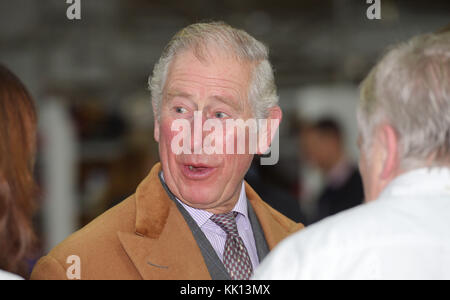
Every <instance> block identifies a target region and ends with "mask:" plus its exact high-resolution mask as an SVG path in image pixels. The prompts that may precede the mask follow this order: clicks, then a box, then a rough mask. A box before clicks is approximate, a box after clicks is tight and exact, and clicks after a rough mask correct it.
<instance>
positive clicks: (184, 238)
mask: <svg viewBox="0 0 450 300" xmlns="http://www.w3.org/2000/svg"><path fill="white" fill-rule="evenodd" d="M160 171H161V164H160V163H157V164H156V165H155V166H154V167H153V168H152V170H151V171H150V174H149V175H148V176H147V178H145V179H144V180H143V181H142V183H141V184H140V185H139V186H138V188H137V190H136V194H135V201H136V223H135V232H118V237H119V240H120V242H121V244H122V246H123V248H124V249H125V251H126V252H127V254H128V256H129V258H130V259H131V261H132V262H133V264H134V265H135V267H136V268H137V270H138V271H139V273H140V274H141V276H142V277H143V278H144V279H211V277H210V275H209V272H208V270H207V267H206V264H205V262H204V260H203V257H202V255H201V252H200V248H199V247H198V246H197V243H196V241H195V238H194V236H193V235H192V232H191V230H190V228H189V227H188V225H187V223H186V221H185V220H184V218H183V216H182V215H181V213H180V212H179V210H178V208H177V207H176V205H175V203H174V202H173V201H172V200H171V199H170V198H169V196H168V195H167V193H166V191H165V190H164V188H163V186H162V184H161V182H160V180H159V177H158V174H159V172H160ZM245 185H246V187H245V190H246V194H247V198H248V200H249V201H250V204H251V205H252V207H253V209H254V211H255V213H256V215H257V217H258V220H259V222H260V224H261V227H262V229H263V231H264V235H265V238H266V241H267V244H268V246H269V249H272V248H273V247H275V245H276V244H277V243H278V242H280V241H281V240H282V239H283V238H285V237H287V236H288V235H289V234H290V233H292V232H293V231H296V230H297V229H299V228H301V225H298V226H294V227H293V226H292V223H290V222H287V221H286V220H285V217H283V216H282V215H281V214H278V213H277V212H275V211H274V210H273V209H271V208H270V207H269V206H268V205H267V204H265V203H264V202H263V201H262V200H261V199H260V198H259V196H258V195H257V194H256V193H255V191H254V190H253V189H252V188H251V187H250V186H249V185H248V184H247V183H246V184H245Z"/></svg>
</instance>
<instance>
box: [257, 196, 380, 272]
mask: <svg viewBox="0 0 450 300" xmlns="http://www.w3.org/2000/svg"><path fill="white" fill-rule="evenodd" d="M376 206H377V205H375V207H374V206H373V205H371V204H364V205H360V206H358V207H355V208H352V209H349V210H346V211H343V212H341V213H339V214H336V215H333V216H331V217H328V218H326V219H324V220H322V221H320V222H318V223H315V224H312V225H309V226H307V227H306V228H305V229H303V230H301V231H299V232H297V233H294V234H292V235H291V236H289V237H287V238H286V239H285V240H283V241H282V242H281V243H280V244H279V245H278V246H277V247H276V248H275V249H274V251H273V252H272V253H270V254H269V256H268V257H267V258H266V260H265V261H264V262H263V264H262V265H261V268H259V270H257V272H256V273H255V274H256V277H255V278H256V279H314V278H317V279H319V278H322V276H323V274H328V275H330V276H331V274H330V272H331V270H338V269H339V267H338V265H339V264H340V259H337V258H340V257H343V256H348V255H349V253H350V252H351V253H357V252H358V251H359V249H360V248H361V247H362V246H364V244H365V242H366V241H367V239H368V238H369V239H370V237H367V231H366V230H367V228H368V227H374V228H375V227H376V220H375V218H374V217H372V213H373V212H374V210H375V211H376V210H377V207H376ZM360 246H361V247H360ZM287 270H289V271H287ZM325 270H328V271H325ZM324 276H325V277H326V275H324Z"/></svg>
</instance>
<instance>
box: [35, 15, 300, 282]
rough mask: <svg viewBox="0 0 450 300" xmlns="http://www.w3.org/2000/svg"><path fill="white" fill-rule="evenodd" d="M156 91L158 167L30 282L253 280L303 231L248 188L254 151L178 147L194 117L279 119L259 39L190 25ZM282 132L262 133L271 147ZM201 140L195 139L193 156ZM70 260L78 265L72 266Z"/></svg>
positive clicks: (159, 72)
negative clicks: (178, 125) (181, 126)
mask: <svg viewBox="0 0 450 300" xmlns="http://www.w3.org/2000/svg"><path fill="white" fill-rule="evenodd" d="M150 88H151V93H152V103H153V111H154V115H155V130H154V138H155V140H156V141H157V142H158V143H159V156H160V160H161V163H157V164H155V165H154V167H153V169H152V170H151V171H150V174H149V175H148V176H147V178H145V179H144V180H143V181H142V182H141V183H140V184H139V186H138V187H137V189H136V192H135V194H134V195H132V196H131V197H129V198H127V199H126V200H124V201H122V202H121V203H120V204H118V205H117V206H115V207H113V208H112V209H110V210H108V211H107V212H105V213H104V214H103V215H101V216H100V217H98V218H97V219H95V220H94V221H92V222H91V223H90V224H88V225H87V226H85V227H84V228H82V229H81V230H79V231H78V232H76V233H74V234H73V235H71V236H70V237H68V238H67V239H66V240H65V241H63V242H62V243H61V244H59V245H58V246H56V247H55V248H54V249H53V250H52V251H51V252H50V253H49V254H48V255H46V256H44V257H43V258H41V259H40V260H39V262H38V263H37V264H36V266H35V268H34V270H33V273H32V279H67V278H68V277H67V274H68V273H67V272H68V271H69V275H73V274H71V273H70V272H71V270H75V269H74V268H78V270H79V276H77V277H75V278H77V279H248V278H249V277H250V276H251V274H252V273H253V269H254V268H256V266H258V265H259V262H260V261H262V259H263V258H264V257H265V256H266V255H267V253H268V252H269V251H270V250H271V249H272V248H274V247H275V245H276V244H278V243H279V242H280V241H281V240H282V239H284V238H285V237H287V236H288V235H289V234H291V233H293V232H295V231H297V230H299V229H301V228H302V227H303V226H302V225H301V224H297V223H295V222H293V221H291V220H290V219H288V218H287V217H285V216H283V215H282V214H280V213H279V212H277V211H276V210H274V209H273V208H271V207H270V206H269V205H267V204H266V203H265V202H263V201H262V200H261V199H260V198H259V196H258V195H257V194H256V193H255V191H254V190H253V189H252V188H251V187H250V186H249V185H248V184H247V183H246V182H245V181H244V176H245V174H246V173H247V171H248V169H249V167H250V164H251V162H252V159H253V156H254V155H253V154H251V153H245V154H230V153H225V154H216V153H213V154H211V155H208V154H204V153H203V154H188V153H181V154H176V153H175V152H174V151H173V149H172V140H173V139H174V137H175V136H176V132H174V131H173V130H172V125H173V124H174V123H173V122H174V121H175V120H180V119H182V120H187V121H188V122H189V124H190V125H191V128H190V129H189V132H190V130H191V129H192V128H193V126H192V125H193V122H194V112H195V111H200V112H201V115H202V118H201V121H202V123H203V122H204V121H205V120H206V119H215V120H217V121H218V122H224V123H225V120H227V119H233V120H236V119H243V120H247V119H250V118H267V119H276V120H278V121H281V117H282V113H281V109H280V108H279V106H278V105H277V103H278V96H277V93H276V86H275V82H274V76H273V70H272V67H271V65H270V62H269V60H268V50H267V48H266V47H265V46H264V45H263V44H262V43H261V42H259V41H257V40H256V39H254V38H253V37H251V36H250V35H248V34H247V33H246V32H244V31H242V30H238V29H235V28H232V27H230V26H228V25H226V24H224V23H198V24H193V25H190V26H188V27H186V28H184V29H182V30H181V31H180V32H178V33H177V34H176V35H175V36H174V37H173V38H172V40H171V41H170V42H169V44H168V45H167V47H166V48H165V50H164V52H163V54H162V56H161V58H160V60H159V62H158V63H157V64H156V65H155V68H154V72H153V77H152V78H151V79H150ZM201 125H203V124H201ZM194 126H195V125H194ZM275 130H276V128H273V127H272V128H271V130H269V131H267V132H266V131H261V132H260V133H261V134H264V135H265V134H267V137H268V139H267V140H269V141H271V138H272V137H273V135H272V133H273V134H274V133H275V132H274V131H275ZM203 133H204V132H203ZM224 135H226V137H225V138H226V140H227V141H229V140H230V139H232V140H236V138H237V137H236V135H235V134H234V131H233V133H225V134H224ZM248 139H249V136H248V135H247V134H246V143H248ZM198 142H199V141H198V140H196V138H195V135H194V140H192V139H191V137H189V143H190V147H189V148H190V149H191V151H192V147H193V145H195V144H197V143H198ZM200 145H201V146H203V145H202V144H200ZM235 145H236V144H235ZM129 172H133V170H132V169H131V170H129ZM73 255H76V256H77V257H78V258H79V260H78V263H79V264H78V266H77V265H71V264H67V263H66V261H67V259H68V258H69V257H72V256H73ZM69 268H70V269H69ZM71 278H73V277H72V276H71Z"/></svg>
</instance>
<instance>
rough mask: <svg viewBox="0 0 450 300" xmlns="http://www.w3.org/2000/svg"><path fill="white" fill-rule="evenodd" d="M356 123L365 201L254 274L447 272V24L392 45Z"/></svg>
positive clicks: (289, 243) (367, 85) (311, 230)
mask: <svg viewBox="0 0 450 300" xmlns="http://www.w3.org/2000/svg"><path fill="white" fill-rule="evenodd" d="M358 125H359V129H360V137H359V142H358V144H359V146H360V150H361V155H360V170H361V174H362V177H363V184H364V190H365V196H366V202H367V203H365V204H363V205H361V206H359V207H357V208H354V209H351V210H348V211H346V212H343V213H340V214H338V215H336V216H333V217H329V218H327V219H325V220H324V221H322V222H319V223H317V224H315V225H312V226H311V227H308V228H307V229H305V230H302V231H301V232H299V233H297V234H295V235H293V236H291V237H289V238H288V239H286V240H285V241H283V242H282V243H281V244H280V245H279V246H278V247H277V248H276V249H275V250H274V251H273V252H272V253H271V254H270V255H269V256H268V257H267V259H266V260H265V261H264V262H263V264H262V265H261V266H260V267H259V269H257V270H256V272H255V276H254V278H256V279H450V33H442V34H428V35H422V36H418V37H415V38H413V39H411V40H410V41H408V42H406V43H404V44H401V45H399V46H397V47H396V48H394V49H392V50H391V51H389V52H388V53H387V54H386V56H385V57H384V58H383V59H382V60H381V61H380V62H379V63H378V64H377V65H376V67H375V68H374V69H373V70H372V71H371V72H370V74H369V75H368V76H367V78H366V79H365V80H364V82H363V83H362V87H361V102H360V104H359V109H358ZM374 200H375V201H374Z"/></svg>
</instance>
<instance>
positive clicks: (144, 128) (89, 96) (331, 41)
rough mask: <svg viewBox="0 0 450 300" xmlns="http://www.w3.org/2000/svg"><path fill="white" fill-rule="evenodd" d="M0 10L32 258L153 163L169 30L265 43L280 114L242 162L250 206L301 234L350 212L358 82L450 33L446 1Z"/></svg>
mask: <svg viewBox="0 0 450 300" xmlns="http://www.w3.org/2000/svg"><path fill="white" fill-rule="evenodd" d="M380 2H381V19H380V20H369V19H368V18H367V15H366V12H367V10H368V8H369V6H370V4H367V3H366V1H364V0H359V1H357V0H353V1H351V0H334V1H332V0H321V1H317V0H295V1H282V0H279V1H272V0H246V1H241V0H227V1H211V0H210V1H203V0H190V1H175V0H81V20H68V18H67V17H66V10H67V9H68V7H69V6H70V4H67V3H66V1H64V0H39V1H38V0H0V62H1V63H3V64H5V65H6V66H7V67H9V68H10V69H11V70H13V71H14V72H15V73H16V74H17V75H18V76H19V77H20V78H21V79H22V80H23V81H24V83H25V84H26V86H27V87H28V89H29V90H30V92H31V94H32V95H33V97H34V99H35V101H36V105H37V108H38V110H39V117H40V119H39V123H40V124H39V126H40V129H39V157H38V160H37V166H36V178H37V179H38V182H39V184H40V187H41V196H40V198H39V199H38V201H39V202H40V204H41V208H40V210H39V213H38V215H37V217H36V229H37V231H38V233H39V236H40V237H41V253H37V254H36V256H40V255H41V254H42V253H45V252H46V251H48V250H49V249H50V248H52V247H53V246H55V245H56V244H57V243H59V242H61V241H62V240H63V239H64V238H65V237H67V236H68V235H69V234H70V233H72V232H73V231H75V230H77V229H79V228H81V227H82V226H83V225H85V224H87V223H88V222H89V221H90V220H92V219H93V218H95V217H96V216H98V215H99V214H101V213H102V212H104V211H105V210H106V209H108V208H110V207H111V206H113V205H115V204H117V203H119V202H120V201H121V200H123V199H124V198H126V197H127V196H129V195H131V194H132V193H133V192H134V190H135V188H136V186H137V184H138V183H139V182H140V181H141V180H142V179H143V178H144V177H145V176H146V174H147V172H148V171H149V170H150V168H151V166H152V165H153V164H154V163H155V162H157V161H158V154H157V144H156V143H155V141H154V140H153V114H152V111H151V104H150V93H149V91H148V89H147V80H148V76H149V75H150V74H151V72H152V69H153V65H154V63H155V62H156V60H157V59H158V58H159V56H160V54H161V52H162V50H163V48H164V46H165V44H166V43H167V42H168V41H169V39H170V38H171V37H172V35H173V34H175V33H176V32H177V31H178V30H180V29H181V28H182V27H184V26H186V25H188V24H190V23H193V22H198V21H211V20H223V21H225V22H227V23H229V24H230V25H232V26H234V27H237V28H242V29H244V30H246V31H248V32H249V33H250V34H252V35H253V36H254V37H256V38H257V39H259V40H261V41H263V42H264V43H266V44H267V45H268V46H269V48H270V51H271V54H270V57H271V61H272V63H273V66H274V69H275V72H276V73H275V77H276V81H277V85H278V89H279V95H280V106H281V107H282V109H283V112H284V118H283V122H282V125H281V129H280V161H279V163H278V164H277V165H275V166H260V165H259V163H258V161H257V160H255V163H254V164H253V165H252V167H251V169H250V171H249V173H248V175H247V180H248V181H249V182H250V183H251V184H252V186H254V188H255V190H256V191H257V192H258V193H260V195H261V197H262V198H263V199H264V200H266V201H267V202H269V203H270V204H271V205H272V206H274V207H275V208H277V209H279V210H281V211H282V212H283V213H285V214H287V215H288V216H290V217H291V218H293V219H296V220H297V221H301V222H303V223H305V224H311V223H313V222H316V221H317V220H320V219H321V218H323V217H326V216H327V215H330V214H333V213H336V212H338V211H341V210H343V209H346V208H349V207H351V206H354V205H357V204H359V203H361V202H362V200H363V194H362V186H361V179H360V177H359V174H358V171H357V159H358V149H357V147H356V138H357V126H356V117H355V109H356V103H357V100H358V85H359V83H360V82H361V80H362V79H363V78H364V76H365V75H366V74H367V72H368V71H369V70H370V68H371V67H372V66H373V65H374V63H375V62H376V61H377V59H378V58H380V56H381V55H382V54H383V52H384V49H385V47H387V46H388V45H391V44H393V43H396V42H400V41H404V40H405V39H408V38H410V37H411V36H413V35H416V34H420V33H425V32H430V31H436V30H439V29H440V28H442V27H445V26H446V25H448V23H450V1H448V0H442V1H438V0H435V1H406V0H405V1H394V0H381V1H380Z"/></svg>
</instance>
